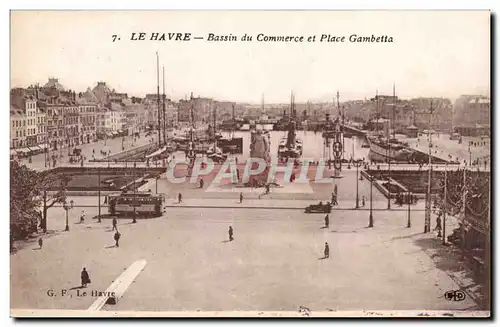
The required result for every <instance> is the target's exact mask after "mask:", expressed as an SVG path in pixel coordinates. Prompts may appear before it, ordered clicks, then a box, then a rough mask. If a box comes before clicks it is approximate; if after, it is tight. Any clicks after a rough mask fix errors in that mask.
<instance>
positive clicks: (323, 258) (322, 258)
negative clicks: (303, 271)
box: [318, 256, 328, 260]
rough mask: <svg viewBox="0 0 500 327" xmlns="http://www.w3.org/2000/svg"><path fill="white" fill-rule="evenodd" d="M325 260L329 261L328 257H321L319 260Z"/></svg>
mask: <svg viewBox="0 0 500 327" xmlns="http://www.w3.org/2000/svg"><path fill="white" fill-rule="evenodd" d="M325 259H328V257H326V256H322V257H319V258H318V260H325Z"/></svg>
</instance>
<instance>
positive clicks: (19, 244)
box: [10, 229, 64, 254]
mask: <svg viewBox="0 0 500 327" xmlns="http://www.w3.org/2000/svg"><path fill="white" fill-rule="evenodd" d="M62 232H64V229H62V230H47V232H46V233H43V232H40V233H35V234H33V235H31V236H29V237H27V238H25V239H23V240H16V241H14V249H13V250H12V251H11V252H10V254H15V253H17V252H18V251H20V250H22V249H25V248H27V247H28V246H30V245H32V244H33V243H36V242H38V240H39V239H40V237H42V238H43V240H44V241H45V240H46V239H48V238H50V237H53V236H56V235H60V234H61V233H62ZM38 248H39V247H38V246H37V247H36V248H33V250H35V249H38Z"/></svg>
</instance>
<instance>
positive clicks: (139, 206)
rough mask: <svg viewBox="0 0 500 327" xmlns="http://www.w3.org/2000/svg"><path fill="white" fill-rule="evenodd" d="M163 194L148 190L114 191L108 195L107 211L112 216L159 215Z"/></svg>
mask: <svg viewBox="0 0 500 327" xmlns="http://www.w3.org/2000/svg"><path fill="white" fill-rule="evenodd" d="M164 203H165V195H164V194H153V193H150V192H135V193H126V192H123V193H116V194H110V195H108V205H109V207H108V212H109V214H110V215H113V216H115V215H116V216H120V215H122V216H132V215H133V214H134V212H135V214H136V215H137V216H150V217H151V216H152V217H159V216H161V215H162V213H163V204H164Z"/></svg>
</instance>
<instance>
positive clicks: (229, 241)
mask: <svg viewBox="0 0 500 327" xmlns="http://www.w3.org/2000/svg"><path fill="white" fill-rule="evenodd" d="M232 241H234V240H224V241H221V243H231V242H232Z"/></svg>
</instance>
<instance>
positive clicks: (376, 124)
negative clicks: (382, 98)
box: [375, 89, 380, 134]
mask: <svg viewBox="0 0 500 327" xmlns="http://www.w3.org/2000/svg"><path fill="white" fill-rule="evenodd" d="M375 94H376V95H375V101H376V104H377V112H376V115H375V133H376V134H378V121H379V119H380V113H379V108H378V89H377V91H376V93H375Z"/></svg>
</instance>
